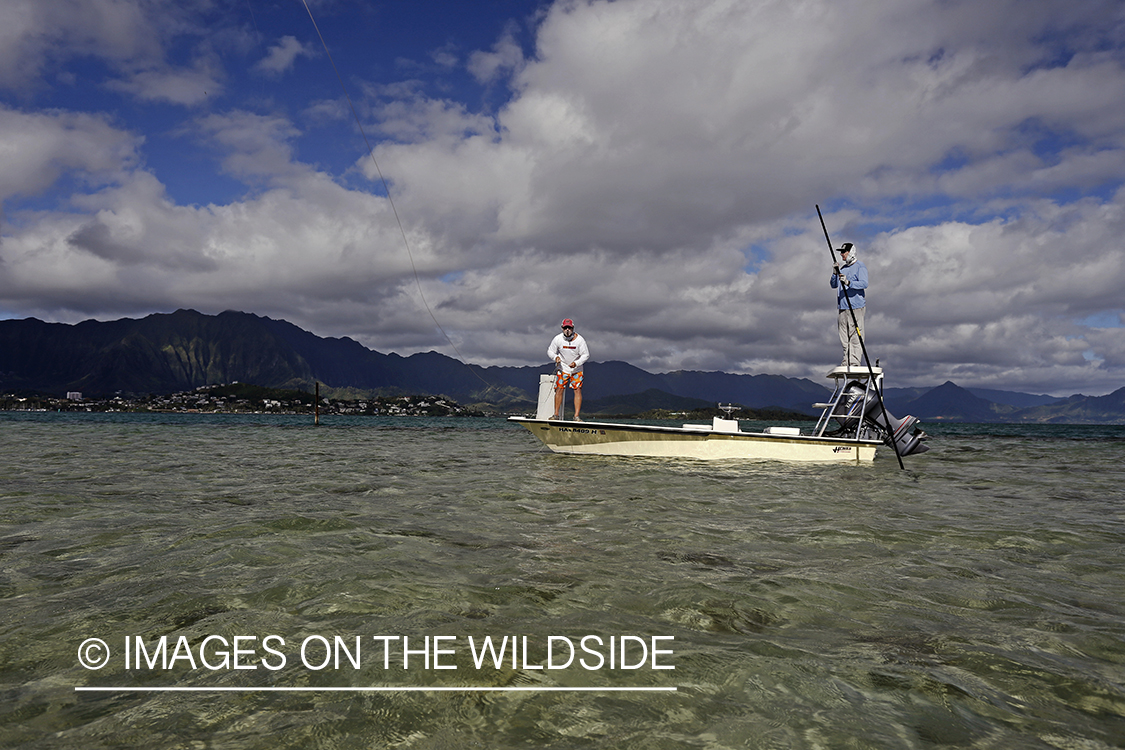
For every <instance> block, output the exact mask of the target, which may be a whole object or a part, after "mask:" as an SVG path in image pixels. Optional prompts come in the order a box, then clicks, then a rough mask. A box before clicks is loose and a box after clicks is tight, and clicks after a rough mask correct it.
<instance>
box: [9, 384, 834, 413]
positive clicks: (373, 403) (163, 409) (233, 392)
mask: <svg viewBox="0 0 1125 750" xmlns="http://www.w3.org/2000/svg"><path fill="white" fill-rule="evenodd" d="M315 401H316V397H315V396H314V395H313V394H312V393H309V392H307V391H302V390H290V389H281V388H266V387H264V386H258V385H251V384H247V383H230V384H228V385H207V386H201V387H199V388H196V389H194V390H191V391H181V392H178V393H172V394H163V395H158V394H149V395H147V396H122V395H118V396H112V397H109V398H83V397H82V396H81V395H80V394H71V397H68V398H62V397H58V396H50V395H43V394H28V395H19V394H13V393H8V394H0V411H35V412H44V411H59V412H64V411H65V412H134V413H154V414H160V413H177V414H262V413H266V414H312V413H313V412H314V411H316V410H317V409H316V403H315ZM734 406H735V407H736V408H735V409H733V410H732V411H731V412H730V415H729V418H730V419H746V420H773V421H779V420H782V421H790V422H797V421H802V422H803V421H815V419H816V417H812V416H809V415H807V414H802V413H800V412H794V411H789V410H786V409H775V408H766V409H749V408H745V407H742V406H740V405H738V404H735V405H734ZM319 411H320V413H321V414H328V415H331V414H342V415H358V416H412V417H418V416H423V417H484V416H497V415H500V414H501V413H507V412H500V411H497V410H496V409H495V408H480V407H478V406H472V405H469V406H466V405H463V404H460V403H458V402H456V401H454V400H453V399H451V398H448V397H445V396H433V395H417V394H413V395H377V394H373V393H362V392H357V391H355V390H354V389H331V388H328V389H325V392H324V394H323V395H322V396H321V399H320V408H319ZM513 413H520V414H522V413H523V411H518V412H513ZM591 416H593V414H591ZM597 416H598V417H601V418H603V419H614V418H616V419H642V420H678V419H711V418H712V417H717V416H723V417H726V416H727V414H726V413H725V412H722V411H720V410H719V409H718V408H707V409H693V410H690V411H672V410H668V409H650V410H647V411H643V412H639V413H634V414H602V413H597Z"/></svg>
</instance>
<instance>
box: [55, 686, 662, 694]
mask: <svg viewBox="0 0 1125 750" xmlns="http://www.w3.org/2000/svg"><path fill="white" fill-rule="evenodd" d="M677 690H679V688H676V687H471V686H470V687H395V686H390V687H75V688H74V691H75V692H76V693H77V692H81V693H283V692H288V693H297V692H300V693H332V692H335V693H379V692H382V693H396V692H397V693H405V692H415V693H424V692H445V693H455V692H475V693H489V692H491V693H502V692H508V693H517V692H524V693H534V692H539V693H546V692H556V693H578V692H599V693H610V692H612V693H625V692H634V693H638V692H650V693H653V692H666V693H674V692H676V691H677Z"/></svg>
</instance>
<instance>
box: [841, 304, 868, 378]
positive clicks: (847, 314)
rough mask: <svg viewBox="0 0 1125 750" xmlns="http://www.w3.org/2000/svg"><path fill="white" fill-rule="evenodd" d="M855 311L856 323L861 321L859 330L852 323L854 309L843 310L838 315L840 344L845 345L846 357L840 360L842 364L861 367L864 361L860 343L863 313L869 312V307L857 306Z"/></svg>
mask: <svg viewBox="0 0 1125 750" xmlns="http://www.w3.org/2000/svg"><path fill="white" fill-rule="evenodd" d="M854 312H855V320H856V323H859V329H858V330H857V329H856V327H855V324H854V323H852V310H846V309H845V310H841V311H840V314H839V315H838V316H837V317H836V323H837V325H838V326H839V328H840V345H841V346H843V347H844V358H843V359H842V360H840V364H841V365H846V366H848V367H859V366H860V365H861V364H862V362H863V349H862V348H861V347H860V345H859V339H860V337H861V336H862V335H863V314H864V313H865V312H867V308H866V307H857V308H854Z"/></svg>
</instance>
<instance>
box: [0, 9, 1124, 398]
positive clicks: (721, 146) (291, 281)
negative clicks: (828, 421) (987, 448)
mask: <svg viewBox="0 0 1125 750" xmlns="http://www.w3.org/2000/svg"><path fill="white" fill-rule="evenodd" d="M117 5H118V4H117V3H111V2H109V0H105V3H103V4H99V6H100V7H103V8H104V9H112V8H115V7H117ZM121 5H122V7H133V8H134V9H135V8H138V7H142V6H137V5H135V4H131V3H124V0H122V3H121ZM20 7H24V8H25V9H26V8H29V7H32V6H28V5H21V6H20ZM144 7H148V6H144ZM119 10H120V9H119ZM36 12H38V11H36ZM105 12H108V10H105ZM40 15H41V16H42V14H40ZM42 18H45V16H42V17H41V18H40V21H39V22H38V23H40V24H41V26H42V25H43V24H45V23H46V22H45V21H43V20H42ZM137 18H138V19H140V20H137V21H136V22H135V23H134V28H136V29H143V28H144V27H145V24H146V23H151V17H150V16H145V15H144V14H143V13H142V14H140V15H139V16H137ZM1107 18H1109V19H1116V22H1115V23H1116V24H1117V25H1115V23H1114V22H1110V23H1107V22H1106V19H1107ZM146 19H148V20H146ZM1123 19H1125V17H1123V15H1122V9H1121V6H1120V5H1119V4H1117V3H1112V2H1098V1H1097V0H1092V1H1091V2H1089V3H1075V4H1066V5H1063V4H1059V3H1057V2H1053V1H1051V0H1019V1H1018V2H1017V1H1016V0H998V1H997V2H992V3H987V4H983V5H982V4H980V3H974V2H959V1H957V0H954V1H952V2H943V3H932V2H924V1H923V0H900V1H899V2H895V3H889V4H883V3H879V4H876V3H867V2H860V0H845V1H844V2H829V1H828V0H822V1H821V0H807V1H806V2H798V3H795V2H789V1H785V2H783V1H782V0H761V1H760V2H754V3H746V2H742V1H741V0H709V1H708V2H699V3H691V4H685V3H682V2H679V1H678V0H644V1H643V2H642V1H640V0H617V1H616V2H603V1H601V0H567V1H566V2H558V3H555V4H554V5H552V6H550V8H549V9H547V10H546V12H545V13H544V14H543V15H542V16H541V18H540V20H539V25H538V27H537V28H536V30H535V33H536V39H535V48H534V54H533V55H529V56H525V55H524V53H523V51H522V50H521V49H520V47H519V45H518V44H517V43H516V41H515V39H514V36H513V33H512V31H511V30H510V29H509V30H508V31H506V32H504V33H503V34H502V35H501V36H500V37H499V39H497V40H496V41H495V42H494V43H493V44H492V45H491V46H489V47H488V48H487V49H484V50H481V51H478V52H476V53H473V54H470V55H468V56H466V57H465V58H464V60H465V62H464V63H459V61H458V59H455V58H453V57H445V58H443V60H444V64H443V66H442V67H443V68H444V69H449V68H451V66H454V65H455V64H463V65H464V66H465V68H464V71H465V72H466V73H468V74H469V75H470V76H472V77H473V78H474V79H475V80H476V81H478V82H479V83H481V84H484V85H485V86H488V87H497V86H507V87H508V92H509V94H510V96H509V97H508V99H507V100H506V101H505V102H504V103H503V104H502V105H501V106H499V107H498V108H497V109H495V110H493V109H489V108H485V107H481V106H478V104H477V103H476V102H475V101H474V100H473V98H472V97H468V96H460V97H458V96H455V92H453V91H451V90H449V89H443V88H442V87H440V86H431V85H425V84H424V82H423V81H421V80H420V79H412V80H407V81H389V80H385V79H380V80H377V81H376V80H370V81H361V82H360V84H361V86H360V87H359V88H358V91H359V93H360V96H359V97H358V102H357V103H358V105H359V110H360V111H361V112H362V113H363V115H364V118H365V119H364V126H363V127H364V130H365V134H367V135H370V136H373V137H374V144H375V151H374V155H375V157H376V161H377V163H378V164H379V167H380V170H381V171H382V172H383V174H384V175H385V176H386V178H387V180H388V183H389V185H390V190H391V194H392V197H393V199H394V209H392V206H391V203H390V202H389V201H388V200H387V198H386V196H384V195H382V190H383V185H382V183H381V181H380V180H379V177H378V175H377V174H376V171H375V169H374V164H373V163H372V160H371V159H370V156H369V155H367V154H366V153H362V154H361V155H358V156H357V157H356V158H355V160H354V161H353V162H352V165H351V166H352V170H353V171H351V172H346V173H343V172H342V173H340V174H332V173H330V172H329V171H328V170H327V169H326V168H324V167H323V166H321V165H319V164H317V163H315V162H314V161H313V160H305V159H304V157H303V156H302V154H303V153H306V152H305V151H304V149H307V148H308V143H309V140H310V138H315V136H316V133H317V132H320V131H317V130H313V131H309V132H304V131H302V130H301V129H300V128H298V127H297V126H296V125H295V124H294V122H293V120H292V119H291V116H290V115H289V114H287V112H286V107H282V106H262V107H259V108H257V109H255V108H254V107H252V106H241V105H240V106H238V107H235V108H230V107H228V108H226V109H222V110H218V109H216V110H214V111H208V112H203V113H199V114H198V115H195V116H193V118H192V119H191V120H190V121H188V123H187V124H186V125H183V126H182V129H181V132H182V133H183V134H184V137H191V138H193V139H195V141H196V142H199V143H203V144H207V145H208V146H209V147H211V148H214V149H215V150H217V152H218V153H219V157H220V158H219V163H220V165H221V167H220V168H221V169H222V171H223V173H224V174H225V175H226V176H230V177H233V178H235V179H237V180H239V181H241V182H243V183H245V184H247V185H250V186H252V187H253V190H252V191H251V192H249V193H248V194H247V195H246V196H245V197H243V198H241V199H239V200H237V201H233V202H230V203H227V204H220V203H213V204H210V205H206V206H198V205H195V206H182V205H177V204H176V202H175V201H174V200H172V199H170V198H169V197H168V194H167V191H166V190H165V189H164V185H163V183H162V181H161V175H160V174H159V172H157V171H154V170H153V169H151V168H150V167H148V166H146V165H145V164H144V162H143V159H140V158H139V157H138V153H143V148H144V145H143V141H142V139H141V138H140V137H139V136H138V135H135V134H130V133H129V132H127V131H125V130H123V129H121V128H119V127H117V126H115V125H114V124H113V123H112V122H111V120H110V119H109V118H108V117H107V116H106V115H104V114H100V113H79V112H67V111H52V112H36V113H31V112H23V111H20V110H19V109H17V108H15V107H10V108H7V109H0V132H2V133H3V134H5V135H10V136H11V140H9V139H8V138H5V139H4V140H3V142H4V143H5V144H7V143H22V144H25V145H24V146H23V147H22V148H21V150H20V158H19V159H15V160H14V161H13V162H12V163H13V164H14V165H15V169H14V170H12V171H11V173H10V174H5V175H2V176H0V197H3V198H4V199H5V200H7V199H8V198H9V197H10V196H18V195H27V194H34V193H38V192H42V191H43V190H46V189H47V188H49V187H50V186H51V185H52V184H55V183H56V182H57V181H59V180H60V179H61V176H62V175H67V174H71V173H77V174H83V175H89V176H90V177H89V179H90V184H89V187H88V189H87V190H86V191H85V192H82V193H80V194H79V195H76V196H73V197H72V199H71V200H70V202H69V203H68V205H67V206H66V207H65V209H64V208H59V209H58V210H37V211H30V210H29V211H24V212H20V213H18V215H15V216H14V217H13V218H14V219H15V222H14V223H10V226H8V227H6V228H5V235H4V237H3V242H2V244H0V261H2V263H3V264H4V268H5V271H6V273H5V274H4V275H3V276H2V277H0V305H3V306H4V307H5V308H6V309H8V310H17V311H44V310H45V311H55V312H54V316H55V317H56V318H58V319H64V318H66V316H67V315H77V314H79V313H81V314H82V315H97V316H99V317H109V316H111V315H113V314H124V313H131V314H135V313H142V312H147V311H151V310H167V309H172V308H175V307H179V306H191V307H196V308H199V309H203V310H206V311H213V312H218V311H220V310H223V309H228V308H240V309H246V310H250V311H253V312H256V313H260V314H269V315H274V316H278V317H285V318H287V319H290V320H292V321H294V322H296V323H298V324H300V325H303V326H305V327H308V328H310V329H311V330H313V331H315V332H317V333H319V334H321V335H350V336H352V337H354V338H357V339H359V340H361V341H363V342H364V343H366V344H368V345H369V346H372V347H374V348H377V349H380V350H383V351H387V350H396V351H400V352H403V353H408V352H411V351H418V350H425V349H429V348H441V349H443V350H444V351H447V353H452V352H449V347H448V345H447V344H446V343H445V342H444V340H443V338H442V336H441V334H440V333H439V332H438V331H437V330H436V328H435V326H434V325H433V321H432V320H431V319H430V317H429V314H428V312H427V307H428V308H429V310H430V311H432V312H433V314H434V316H435V317H437V319H438V320H439V322H440V323H441V325H442V328H444V329H445V330H446V331H447V332H448V333H449V334H450V336H451V337H452V338H453V340H454V342H455V343H456V344H457V347H458V349H459V350H460V351H461V352H462V353H463V354H464V355H465V356H466V357H467V358H468V359H470V360H472V361H475V362H480V363H483V364H494V363H502V364H526V363H532V362H538V361H539V359H540V356H541V350H543V349H544V347H545V345H546V340H547V338H549V335H551V334H553V332H554V329H555V327H556V326H557V321H558V320H559V319H561V318H562V317H564V316H569V317H573V318H575V319H576V321H578V323H579V326H580V327H581V328H582V329H583V332H584V333H585V334H587V337H588V339H589V341H590V344H591V347H592V348H593V350H594V358H595V359H599V360H606V359H617V360H625V361H629V362H632V363H634V364H637V365H639V366H642V367H645V368H647V369H650V370H654V371H663V370H670V369H678V368H690V369H725V370H730V371H742V372H770V373H777V374H783V375H790V376H803V377H812V378H814V379H817V380H819V379H820V378H821V376H822V375H823V372H824V371H825V369H826V368H827V367H828V366H830V365H831V364H832V363H834V362H836V361H838V357H839V352H838V349H839V343H838V340H837V338H836V332H835V327H834V317H835V313H834V292H833V291H832V290H831V289H830V288H829V285H828V270H829V261H828V258H827V247H826V246H825V244H824V237H823V234H822V233H821V229H820V225H819V222H818V220H817V217H816V213H815V210H814V205H816V204H820V205H821V206H822V207H823V208H824V213H825V218H826V220H827V222H828V226H829V229H830V230H831V232H832V236H833V239H834V240H835V241H836V242H837V244H838V243H839V242H842V241H845V240H847V241H852V242H855V243H856V244H857V245H858V246H859V248H860V254H861V258H862V260H863V261H864V262H865V263H866V264H867V265H868V267H869V268H870V270H871V275H872V279H873V284H872V288H871V291H870V294H869V300H870V305H871V307H870V312H869V316H868V321H867V322H868V328H869V332H868V333H869V337H870V338H869V342H870V343H871V345H872V349H873V355H874V356H877V357H880V358H881V359H882V361H883V362H884V364H886V365H887V366H888V367H889V368H890V371H891V372H892V373H893V377H894V382H893V383H891V385H926V384H931V385H932V384H935V383H939V382H941V381H943V380H945V379H953V380H955V381H956V382H958V383H961V384H963V385H980V386H989V387H997V388H1013V389H1021V390H1033V391H1037V392H1043V391H1046V392H1057V393H1062V394H1065V393H1069V392H1073V391H1079V390H1086V391H1087V392H1106V391H1108V390H1112V389H1114V388H1116V387H1119V386H1120V383H1121V380H1122V376H1123V375H1125V327H1122V326H1121V325H1120V323H1119V321H1120V320H1121V317H1120V316H1121V314H1122V312H1123V305H1122V303H1121V301H1120V293H1119V290H1120V289H1121V288H1123V287H1125V265H1123V263H1125V262H1123V261H1122V257H1123V256H1122V254H1121V252H1120V250H1119V249H1118V238H1119V237H1121V236H1122V232H1123V230H1125V192H1123V191H1122V190H1121V181H1122V177H1121V175H1122V174H1125V169H1123V167H1125V110H1123V109H1122V108H1121V107H1120V105H1119V104H1118V103H1119V102H1120V101H1122V100H1125V55H1123V53H1122V47H1123V40H1122V39H1120V38H1115V37H1114V36H1113V34H1115V33H1119V31H1115V29H1120V28H1122V26H1121V23H1122V21H1123ZM25 26H26V24H25ZM190 26H191V24H190V23H184V24H181V27H182V28H187V27H190ZM3 33H6V32H0V34H3ZM58 33H59V34H62V35H64V36H65V35H69V38H70V39H72V40H73V39H82V38H86V39H88V40H89V41H88V49H89V50H92V51H93V52H92V54H104V55H107V56H109V55H110V53H109V52H101V53H99V52H97V51H96V50H107V49H110V48H111V47H112V48H113V49H116V50H119V52H117V53H115V54H117V57H116V58H115V59H118V60H124V61H125V62H123V63H121V64H120V66H119V67H118V68H116V70H118V71H119V73H118V74H117V76H116V79H115V80H116V81H117V83H113V84H108V85H114V86H117V87H118V90H121V91H127V92H128V93H130V94H131V95H133V96H135V97H137V98H138V99H140V100H144V101H156V100H162V101H166V102H174V103H178V104H187V105H198V104H201V103H203V101H204V100H203V99H202V98H200V97H198V96H197V95H195V94H193V93H192V92H195V91H199V90H202V91H211V89H210V88H208V86H215V87H219V86H224V87H225V86H233V83H232V76H230V75H229V73H228V72H227V71H225V70H222V69H221V68H219V67H215V66H214V65H213V60H215V59H216V58H214V57H211V56H209V55H204V54H202V53H201V54H199V55H197V57H196V59H197V60H206V61H207V63H206V65H205V64H204V63H192V65H194V66H195V67H190V66H189V68H190V69H189V68H185V67H184V66H182V65H181V66H179V67H177V66H173V65H171V64H168V63H165V62H164V57H165V56H164V52H163V49H162V48H161V49H150V48H146V47H144V46H143V45H141V44H140V41H139V40H140V34H139V33H135V34H131V35H130V36H129V38H130V39H134V40H137V41H135V42H134V43H133V46H130V45H129V44H119V45H117V46H114V45H111V44H109V42H108V41H106V40H105V38H104V36H105V33H108V32H104V33H102V32H99V33H92V34H90V35H89V36H88V37H81V36H80V35H79V34H78V32H77V31H76V30H70V31H67V30H65V28H64V30H62V31H60V32H58ZM162 33H163V34H164V36H163V37H161V35H160V34H156V35H155V36H156V37H157V38H168V36H167V35H168V34H170V33H171V32H170V31H168V30H167V29H165V30H164V31H163V32H162ZM180 33H189V32H182V31H181V32H180ZM99 34H101V35H100V36H99ZM29 36H30V34H29V33H24V32H20V33H18V34H17V35H16V36H15V37H13V38H15V39H18V40H20V41H19V45H22V48H23V49H24V51H25V52H27V53H29V57H27V58H26V61H25V62H23V63H21V64H22V65H24V68H22V71H23V72H17V73H12V74H10V76H11V80H17V79H18V80H27V79H28V77H29V76H30V75H32V74H31V73H29V72H27V71H31V70H41V69H43V68H44V66H46V65H47V64H48V62H49V61H50V60H52V59H55V58H54V56H55V55H57V54H59V53H58V47H57V46H53V45H52V44H49V43H47V42H42V41H40V42H32V41H27V40H26V39H25V37H29ZM278 38H279V39H280V41H279V42H278V43H277V45H275V46H274V47H272V48H271V50H270V51H269V53H268V54H267V56H266V57H265V58H263V59H262V60H261V61H260V62H259V63H258V64H257V70H259V71H260V72H274V73H276V72H281V71H285V70H290V69H291V68H292V65H293V62H294V61H295V59H296V57H298V56H299V55H301V54H308V52H307V50H306V49H305V48H304V47H302V46H301V45H300V44H299V43H297V42H296V38H295V37H293V36H286V35H279V37H278ZM36 44H38V45H39V46H38V47H36V46H35V45H36ZM19 45H17V46H19ZM35 50H38V52H35ZM142 60H143V61H145V62H144V64H143V65H142V62H141V61H142ZM154 60H155V61H157V62H153V61H154ZM145 65H147V66H148V67H145ZM208 66H211V67H208ZM122 71H127V73H126V72H122ZM177 71H178V72H177ZM146 72H148V73H149V74H150V75H149V77H147V78H146ZM189 72H192V73H195V74H196V75H197V76H198V77H197V78H196V79H194V82H193V81H192V79H191V78H190V76H189ZM361 75H366V71H357V70H353V71H351V75H349V76H348V78H349V83H350V82H353V80H354V77H358V76H361ZM255 80H256V81H257V82H259V83H263V82H268V77H267V76H259V77H257V78H256V79H255ZM175 81H179V84H178V85H177V84H176V83H175ZM329 83H330V81H329V82H327V83H326V84H325V86H328V85H329ZM193 86H194V88H193ZM324 89H325V87H319V88H317V90H316V93H315V96H309V97H308V98H306V99H302V100H300V101H297V102H294V103H292V104H290V106H289V107H288V111H289V112H301V113H302V114H303V115H304V116H305V121H306V123H311V124H312V126H313V127H315V128H326V127H328V123H339V122H342V121H346V116H350V113H349V112H348V111H347V108H346V107H344V105H343V104H342V103H341V101H340V100H326V99H325V98H324V97H325V96H333V95H334V94H333V92H332V91H325V90H324ZM211 93H212V94H214V93H215V92H211ZM208 97H210V99H211V101H212V102H214V101H215V99H214V98H213V97H211V95H210V94H209V95H208ZM342 117H344V118H345V119H341V118H342ZM37 131H38V132H37ZM20 139H22V140H20ZM356 143H357V144H358V145H357V147H356V148H355V149H354V151H353V152H352V153H355V154H359V153H360V152H361V151H362V150H363V146H362V139H360V138H358V136H357V137H356ZM357 175H363V176H364V177H366V182H357V180H359V179H360V178H359V177H358V176H357ZM395 209H397V211H396V210H395ZM400 222H401V224H400ZM59 268H63V269H66V270H65V271H64V272H62V273H48V272H47V270H48V269H59ZM415 273H417V277H415ZM419 289H420V291H421V293H419ZM68 311H69V312H68Z"/></svg>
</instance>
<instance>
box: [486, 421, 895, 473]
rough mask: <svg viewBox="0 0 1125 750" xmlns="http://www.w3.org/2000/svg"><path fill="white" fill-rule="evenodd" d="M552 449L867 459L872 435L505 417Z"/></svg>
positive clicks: (627, 453) (617, 453) (848, 460)
mask: <svg viewBox="0 0 1125 750" xmlns="http://www.w3.org/2000/svg"><path fill="white" fill-rule="evenodd" d="M508 420H509V421H510V422H515V423H517V424H521V425H523V426H524V427H526V428H527V429H528V431H530V432H531V434H532V435H534V436H535V437H537V438H539V440H541V441H542V442H543V444H544V445H546V446H547V447H548V448H550V449H551V450H552V451H554V452H556V453H585V454H594V455H601V456H655V457H661V458H696V459H704V460H721V459H742V460H747V459H749V460H754V459H761V460H779V461H830V462H845V463H859V462H861V461H872V460H874V458H875V449H876V448H877V447H878V446H879V445H882V443H881V442H880V441H877V440H855V439H834V438H828V437H813V436H811V435H776V434H767V433H760V432H742V431H733V432H732V431H726V430H713V429H706V425H700V426H692V427H661V426H652V425H637V424H612V423H606V422H572V421H561V420H546V419H529V418H526V417H509V418H508Z"/></svg>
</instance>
